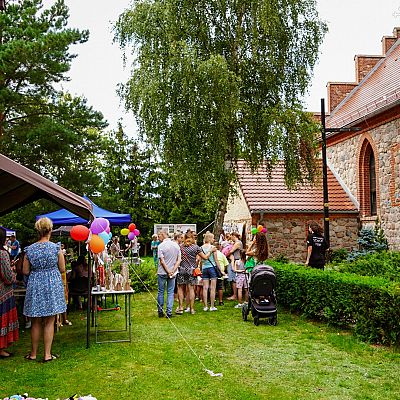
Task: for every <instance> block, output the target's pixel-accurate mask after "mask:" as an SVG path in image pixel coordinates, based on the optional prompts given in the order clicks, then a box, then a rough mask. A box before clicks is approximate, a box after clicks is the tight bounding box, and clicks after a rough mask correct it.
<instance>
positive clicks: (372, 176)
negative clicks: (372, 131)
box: [368, 149, 376, 215]
mask: <svg viewBox="0 0 400 400" xmlns="http://www.w3.org/2000/svg"><path fill="white" fill-rule="evenodd" d="M371 150H372V149H371ZM368 172H369V199H370V211H371V215H376V173H375V157H374V152H373V151H371V154H370V156H369V171H368Z"/></svg>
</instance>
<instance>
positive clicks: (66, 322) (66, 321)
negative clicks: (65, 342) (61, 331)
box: [64, 319, 72, 326]
mask: <svg viewBox="0 0 400 400" xmlns="http://www.w3.org/2000/svg"><path fill="white" fill-rule="evenodd" d="M64 325H68V326H71V325H72V322H71V321H68V320H67V319H66V320H65V321H64Z"/></svg>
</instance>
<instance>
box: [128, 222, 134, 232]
mask: <svg viewBox="0 0 400 400" xmlns="http://www.w3.org/2000/svg"><path fill="white" fill-rule="evenodd" d="M128 229H129V230H130V231H131V232H133V231H134V230H135V229H136V225H135V224H129V226H128Z"/></svg>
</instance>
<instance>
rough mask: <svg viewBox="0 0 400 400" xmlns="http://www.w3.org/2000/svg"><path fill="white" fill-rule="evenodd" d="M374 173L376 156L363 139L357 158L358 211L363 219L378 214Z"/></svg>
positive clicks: (368, 143)
mask: <svg viewBox="0 0 400 400" xmlns="http://www.w3.org/2000/svg"><path fill="white" fill-rule="evenodd" d="M376 171H377V166H376V154H375V153H374V150H373V148H372V146H371V143H370V142H369V141H368V140H367V139H365V140H364V142H363V144H362V147H361V152H360V158H359V190H360V211H361V214H362V216H364V217H373V216H375V215H377V212H378V207H379V201H378V187H377V175H376Z"/></svg>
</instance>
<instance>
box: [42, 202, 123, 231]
mask: <svg viewBox="0 0 400 400" xmlns="http://www.w3.org/2000/svg"><path fill="white" fill-rule="evenodd" d="M83 199H85V200H86V201H88V202H89V203H90V204H91V205H92V207H93V215H94V216H95V217H96V218H106V219H108V221H109V222H110V224H111V225H124V224H129V223H130V222H131V216H130V214H118V213H115V212H112V211H108V210H104V209H103V208H100V207H99V206H97V205H96V204H94V203H93V202H92V201H91V200H90V199H89V198H88V197H86V196H83ZM42 217H47V218H50V219H51V220H52V221H53V224H54V225H77V224H87V223H88V220H87V219H84V218H80V217H79V216H78V215H75V214H73V213H71V212H70V211H68V210H65V209H61V210H57V211H54V212H51V213H48V214H43V215H37V216H36V219H39V218H42Z"/></svg>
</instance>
